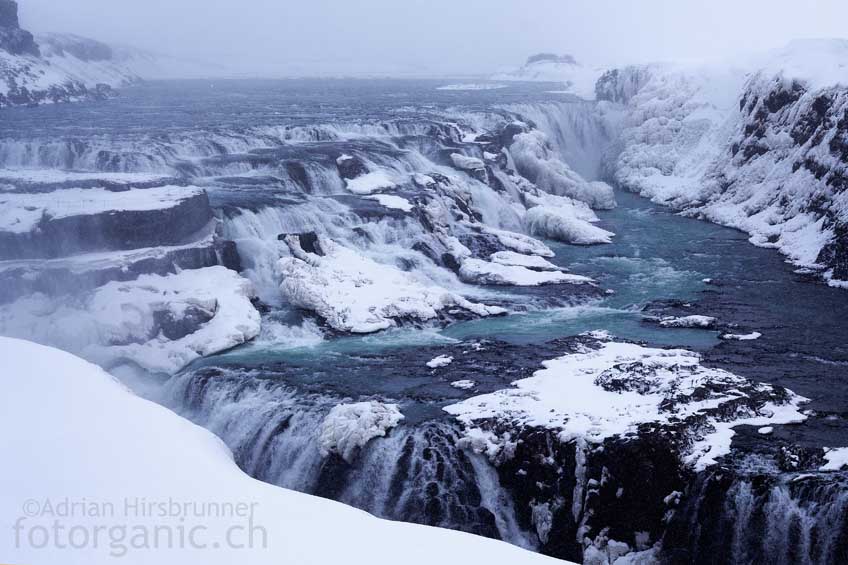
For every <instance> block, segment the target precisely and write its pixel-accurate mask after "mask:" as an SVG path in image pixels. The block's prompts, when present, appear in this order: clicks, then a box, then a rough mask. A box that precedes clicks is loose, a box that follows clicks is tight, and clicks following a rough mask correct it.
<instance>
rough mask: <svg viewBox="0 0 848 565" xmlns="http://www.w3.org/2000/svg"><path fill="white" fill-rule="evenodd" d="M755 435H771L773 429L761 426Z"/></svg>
mask: <svg viewBox="0 0 848 565" xmlns="http://www.w3.org/2000/svg"><path fill="white" fill-rule="evenodd" d="M757 433H758V434H762V435H764V436H768V435H771V434H772V433H774V427H773V426H763V427H762V428H760V429H758V430H757Z"/></svg>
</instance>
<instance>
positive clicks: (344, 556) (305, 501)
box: [0, 338, 560, 565]
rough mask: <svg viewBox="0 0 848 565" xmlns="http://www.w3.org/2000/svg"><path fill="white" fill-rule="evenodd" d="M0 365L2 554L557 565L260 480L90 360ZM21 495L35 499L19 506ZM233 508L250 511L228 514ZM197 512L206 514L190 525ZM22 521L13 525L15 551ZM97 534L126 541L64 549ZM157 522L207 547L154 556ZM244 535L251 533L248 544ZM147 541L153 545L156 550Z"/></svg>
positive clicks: (14, 347)
mask: <svg viewBox="0 0 848 565" xmlns="http://www.w3.org/2000/svg"><path fill="white" fill-rule="evenodd" d="M0 357H2V358H3V363H4V365H3V366H4V379H5V382H6V387H7V390H6V394H4V395H3V397H2V400H0V426H2V427H3V429H5V430H18V432H17V433H4V434H2V435H0V451H2V453H3V454H4V457H6V458H7V460H9V461H14V465H8V466H7V468H6V469H5V470H4V479H5V480H6V481H8V482H9V484H13V485H15V488H14V489H8V488H4V489H1V490H0V509H2V511H0V513H1V514H2V515H0V522H2V524H3V527H4V528H5V529H6V531H7V535H4V536H0V554H2V555H3V556H4V559H7V560H9V561H10V562H14V563H36V562H42V563H66V564H80V565H82V564H84V565H91V564H99V563H112V562H115V561H116V560H117V561H121V562H123V563H131V564H147V563H150V562H151V561H155V562H156V563H161V564H171V563H173V564H180V565H182V564H185V563H199V562H203V563H207V564H210V565H213V564H222V565H224V564H226V565H229V564H232V563H251V564H261V563H269V564H271V563H274V564H280V563H297V564H298V565H327V564H328V563H369V564H373V565H383V564H385V565H389V564H395V563H397V562H398V559H402V560H403V561H404V562H405V563H409V564H411V565H425V564H426V565H430V564H432V563H438V562H442V563H454V562H456V561H457V559H460V560H463V561H467V560H481V561H482V562H485V563H490V564H492V565H497V564H503V565H506V564H510V565H512V564H515V563H560V562H559V561H555V560H552V559H550V558H546V557H543V556H540V555H536V554H532V553H529V552H526V551H524V550H521V549H519V548H517V547H514V546H510V545H507V544H505V543H502V542H497V541H493V540H489V539H485V538H482V537H477V536H471V535H467V534H462V533H459V532H453V531H448V530H439V529H435V528H429V527H423V526H415V525H410V524H404V523H399V522H389V521H382V520H378V519H376V518H374V517H372V516H370V515H368V514H366V513H365V512H361V511H358V510H355V509H353V508H349V507H346V506H343V505H341V504H338V503H335V502H332V501H329V500H326V499H323V498H317V497H312V496H308V495H304V494H300V493H296V492H293V491H288V490H284V489H281V488H278V487H274V486H271V485H268V484H265V483H262V482H259V481H256V480H254V479H251V478H250V477H248V476H247V475H245V474H244V473H243V472H242V471H241V470H240V469H239V468H238V467H237V466H236V465H235V463H234V462H233V458H232V455H231V454H230V452H229V450H228V449H227V448H226V447H225V446H224V444H223V443H222V442H221V441H220V440H219V439H217V438H216V437H214V436H213V435H212V434H211V433H209V432H208V431H206V430H204V429H202V428H200V427H198V426H196V425H194V424H192V423H190V422H188V421H186V420H184V419H182V418H180V417H178V416H176V415H175V414H173V413H172V412H170V411H168V410H166V409H165V408H162V407H160V406H157V405H155V404H152V403H150V402H148V401H145V400H142V399H140V398H138V397H136V396H134V395H132V394H131V393H130V392H129V391H127V390H126V389H125V388H124V387H123V386H121V385H120V384H118V383H117V382H116V381H115V380H114V379H113V378H112V377H110V376H109V375H108V374H106V373H105V372H104V371H102V370H101V369H99V368H98V367H96V366H94V365H91V364H89V363H87V362H85V361H82V360H81V359H78V358H76V357H74V356H72V355H70V354H69V353H65V352H62V351H59V350H56V349H51V348H48V347H44V346H39V345H36V344H33V343H29V342H25V341H19V340H16V339H10V338H0ZM56 462H61V465H56V464H55V463H56ZM28 500H31V501H34V502H29V503H27V504H28V506H26V507H23V508H22V505H23V504H24V503H25V502H26V501H28ZM46 500H49V501H51V502H52V503H53V504H54V505H55V504H58V503H60V502H62V501H69V502H82V501H88V502H89V503H94V504H96V505H97V508H107V507H105V506H103V505H102V504H101V503H111V504H112V505H113V507H114V514H113V515H105V516H97V515H93V513H92V512H88V513H82V512H77V513H76V514H74V515H73V516H71V517H56V516H55V515H50V514H49V513H48V514H47V515H44V513H43V512H42V511H41V508H44V503H45V501H46ZM125 500H126V501H129V502H130V503H131V504H134V503H135V502H136V501H143V500H146V501H148V502H153V503H163V504H165V505H168V503H169V501H173V502H175V503H176V504H177V505H184V504H186V503H187V504H189V506H190V509H189V510H188V511H187V512H183V511H182V510H178V511H175V512H176V513H177V514H178V515H171V517H164V518H163V517H156V516H154V517H144V516H138V515H136V514H134V513H133V512H132V511H131V510H128V511H125ZM212 503H217V504H218V507H219V508H223V507H224V505H225V504H228V505H229V506H230V508H231V511H230V512H229V513H226V512H218V513H215V512H214V510H213V509H212V508H213V507H212V506H211V504H212ZM36 504H37V505H38V508H36V507H35V505H36ZM238 504H241V505H242V506H241V507H240V508H241V509H242V510H244V512H240V513H239V514H236V513H235V510H234V508H235V506H236V505H238ZM204 505H207V506H204ZM87 508H93V506H91V505H89V506H87ZM183 508H184V507H183ZM193 508H201V509H203V508H207V511H205V512H201V516H202V517H201V518H198V517H196V516H195V512H194V511H193ZM155 510H157V511H158V506H157V507H156V509H155ZM27 512H28V513H29V514H35V515H30V516H27V514H26V513H27ZM180 516H183V520H181V519H180ZM57 520H58V521H59V523H60V525H61V526H62V532H61V533H62V534H64V536H65V537H63V538H61V539H58V541H57V542H56V543H47V544H45V547H41V548H33V547H32V544H30V543H29V542H28V535H29V533H30V532H34V533H35V534H38V533H39V531H38V529H37V528H39V527H43V528H45V530H46V531H48V532H52V531H54V530H53V524H54V521H57ZM16 524H17V525H18V526H19V527H20V528H21V529H20V530H17V531H19V532H20V537H19V540H20V543H19V544H16V539H15V536H16V534H15V532H16V530H14V527H15V525H16ZM97 526H101V528H102V527H103V526H106V528H121V527H124V528H125V530H124V536H123V537H120V534H121V531H120V529H119V530H111V531H110V530H109V529H107V530H103V529H101V530H100V534H101V538H100V543H99V544H98V545H97V547H95V544H94V543H86V544H81V545H83V547H81V548H79V549H72V548H70V547H68V538H67V535H68V534H69V533H70V532H69V530H70V529H71V528H76V529H77V530H79V531H78V532H77V536H78V537H76V539H77V540H80V539H82V535H81V534H82V533H83V532H82V531H81V530H83V529H84V530H86V532H85V533H87V535H88V536H89V537H88V539H89V540H90V541H92V542H93V540H92V538H91V536H93V535H94V531H95V528H96V527H97ZM133 527H135V528H138V529H136V530H133V529H132V528H133ZM154 527H159V528H166V529H167V530H168V531H171V532H172V533H173V535H174V539H175V540H178V539H180V538H179V537H178V532H179V530H178V528H179V527H183V528H184V530H183V531H184V532H186V533H187V532H188V531H190V530H191V529H192V528H196V527H198V528H199V529H198V530H196V533H197V537H196V541H198V542H199V543H198V545H197V546H195V547H198V546H201V545H202V547H203V548H202V549H197V548H192V546H191V544H189V543H185V544H181V543H177V544H175V545H176V547H174V548H167V546H165V545H164V543H163V546H162V547H161V548H160V549H158V550H155V549H134V548H133V546H132V545H131V544H130V538H131V537H132V534H133V533H138V532H139V531H146V532H148V535H150V536H152V535H153V533H152V532H153V528H154ZM238 528H240V529H238ZM251 528H252V529H251ZM250 531H253V534H254V535H252V536H248V532H250ZM228 535H229V536H230V537H229V538H228V537H227V536H228ZM36 539H39V538H36ZM148 539H150V538H148ZM165 539H167V538H165ZM182 539H186V538H182ZM216 544H217V546H216ZM63 545H64V548H61V549H60V547H62V546H63ZM57 546H58V547H57ZM239 546H241V547H239ZM146 547H147V548H151V547H153V544H152V542H151V543H149V544H147V545H146ZM124 552H125V553H124ZM121 555H122V556H121ZM116 556H121V557H118V558H117V559H116Z"/></svg>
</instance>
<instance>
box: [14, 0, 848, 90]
mask: <svg viewBox="0 0 848 565" xmlns="http://www.w3.org/2000/svg"><path fill="white" fill-rule="evenodd" d="M813 6H814V8H813ZM20 10H21V19H22V24H23V25H24V26H25V27H28V28H30V29H32V30H34V31H36V32H48V31H55V32H69V33H75V34H78V35H83V36H87V37H92V38H94V39H99V40H102V41H105V42H108V43H111V44H127V45H132V46H136V47H140V48H143V49H147V50H151V51H154V52H157V53H162V54H168V55H175V56H180V57H187V58H196V59H203V60H205V61H210V62H218V63H221V64H224V65H228V66H232V67H237V68H238V69H239V70H240V71H242V72H244V73H254V74H266V75H274V74H280V75H283V74H287V73H289V72H294V70H296V71H297V72H298V73H299V74H324V73H347V74H358V73H378V74H434V75H435V74H442V75H450V74H465V75H472V74H486V73H490V72H494V71H498V70H504V69H508V68H514V67H516V66H518V65H520V64H521V63H522V62H523V61H524V59H525V58H526V57H527V56H528V55H530V54H532V53H537V52H554V53H569V54H573V55H574V56H575V57H577V59H578V60H580V61H582V62H585V63H587V64H612V63H616V64H621V63H632V62H646V61H659V60H677V59H703V58H712V57H727V56H730V55H733V54H735V53H742V52H753V51H761V50H766V49H770V48H774V47H780V46H782V45H784V44H785V43H787V42H788V41H790V40H792V39H794V38H807V37H839V36H842V35H844V29H845V26H844V22H845V21H846V20H848V4H846V3H845V2H844V1H842V0H819V1H817V2H810V3H806V4H803V5H802V4H800V3H798V2H797V1H792V0H755V1H746V2H739V1H738V0H736V1H731V0H716V1H711V2H702V1H700V0H699V1H681V0H644V1H639V2H623V1H615V0H595V1H593V2H582V1H577V0H559V1H557V0H527V1H523V2H516V1H512V0H464V1H462V2H456V1H454V0H427V1H425V0H403V1H398V0H363V1H361V2H347V1H340V0H310V1H308V2H296V1H292V0H283V1H280V2H273V1H271V0H241V1H240V2H235V1H233V0H148V1H144V2H142V1H139V0H62V1H61V2H57V1H56V0H20Z"/></svg>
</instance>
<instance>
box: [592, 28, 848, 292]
mask: <svg viewBox="0 0 848 565" xmlns="http://www.w3.org/2000/svg"><path fill="white" fill-rule="evenodd" d="M597 95H598V99H599V100H602V101H604V102H602V104H612V105H623V107H624V109H625V114H624V118H623V121H622V123H621V128H622V129H621V135H620V139H619V147H618V152H617V157H616V158H614V159H613V160H612V162H611V163H610V167H609V168H610V174H611V176H612V177H613V178H614V179H615V181H616V182H617V183H618V184H619V185H621V186H622V187H624V188H626V189H628V190H632V191H635V192H639V193H640V194H642V195H643V196H647V197H649V198H651V199H653V200H655V201H657V202H662V203H664V204H669V205H671V206H674V207H677V208H679V209H681V210H683V211H685V212H686V213H687V214H691V215H693V216H697V217H701V218H704V219H707V220H710V221H714V222H717V223H720V224H723V225H727V226H731V227H735V228H739V229H741V230H744V231H746V232H748V233H749V234H751V241H752V243H755V244H757V245H763V246H769V247H775V248H777V249H779V250H781V251H782V252H783V253H785V254H786V255H787V256H788V257H789V259H790V260H792V261H793V262H794V263H796V264H798V265H800V266H803V267H810V268H815V269H819V270H822V271H824V276H825V278H826V279H828V280H830V281H831V282H832V284H840V283H838V282H837V281H838V280H845V279H848V196H846V192H845V188H846V187H848V182H846V163H848V103H846V101H847V100H848V42H846V41H843V40H806V41H796V42H793V43H791V44H790V45H788V46H787V47H786V48H784V49H781V50H778V51H775V52H772V53H769V54H768V55H766V56H762V57H757V58H754V59H751V60H749V61H745V62H742V63H741V64H738V65H737V66H736V67H734V66H729V65H725V64H722V65H700V66H692V65H688V66H681V65H650V66H641V67H627V68H623V69H616V70H612V71H609V72H607V73H605V74H604V76H602V77H601V79H600V80H599V81H598V84H597Z"/></svg>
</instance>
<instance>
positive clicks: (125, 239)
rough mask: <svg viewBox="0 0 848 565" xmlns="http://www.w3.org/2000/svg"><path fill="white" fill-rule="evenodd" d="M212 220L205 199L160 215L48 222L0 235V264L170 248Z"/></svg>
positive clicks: (130, 213) (120, 213)
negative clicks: (97, 253)
mask: <svg viewBox="0 0 848 565" xmlns="http://www.w3.org/2000/svg"><path fill="white" fill-rule="evenodd" d="M211 219H212V209H211V208H210V206H209V198H208V197H207V195H206V193H205V192H203V193H200V194H197V195H194V196H191V197H189V198H187V199H185V200H182V201H181V202H179V203H178V204H176V205H175V206H173V207H170V208H165V209H161V210H114V211H110V212H105V213H102V214H91V215H79V216H70V217H64V218H57V219H52V218H49V217H45V218H43V219H42V220H41V222H40V223H39V225H38V228H37V229H36V230H34V231H32V232H28V233H25V234H16V233H8V232H6V233H0V259H24V258H51V257H61V256H65V255H71V254H74V253H81V252H86V251H95V250H119V249H137V248H142V247H156V246H160V245H169V244H173V242H174V241H180V240H182V239H184V238H187V237H188V236H190V235H191V234H193V233H195V232H198V231H199V230H200V229H202V228H203V227H204V226H205V225H206V224H207V223H208V222H209V221H210V220H211Z"/></svg>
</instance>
